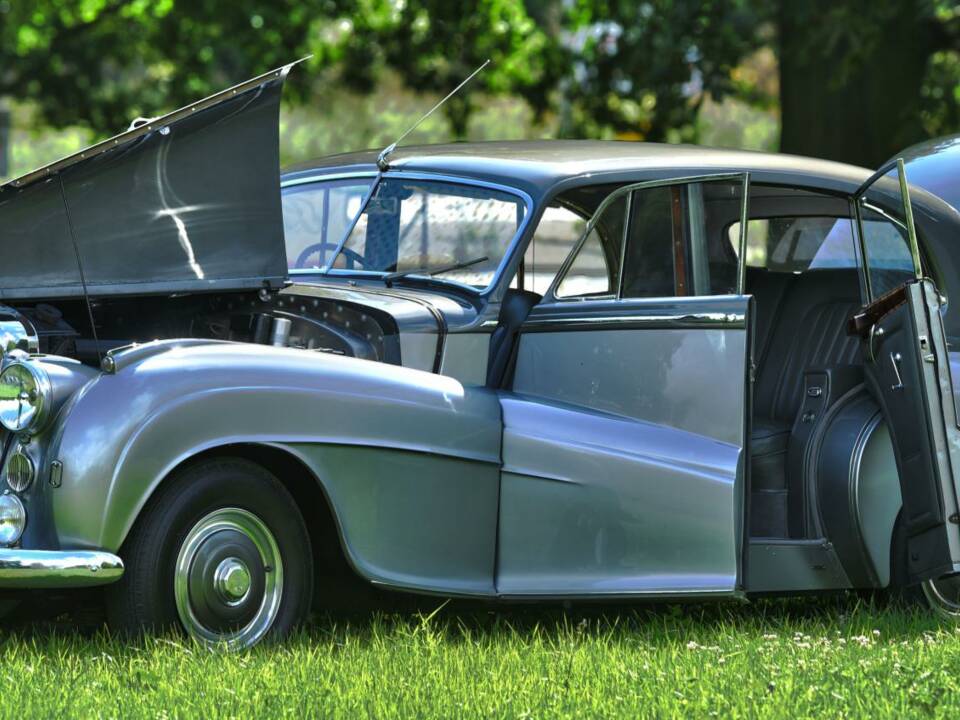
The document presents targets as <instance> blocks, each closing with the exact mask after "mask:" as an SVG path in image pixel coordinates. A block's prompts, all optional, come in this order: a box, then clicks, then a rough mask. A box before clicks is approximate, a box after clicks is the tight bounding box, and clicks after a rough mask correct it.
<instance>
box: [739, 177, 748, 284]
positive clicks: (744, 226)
mask: <svg viewBox="0 0 960 720" xmlns="http://www.w3.org/2000/svg"><path fill="white" fill-rule="evenodd" d="M740 192H741V193H742V196H741V199H740V202H741V206H740V257H738V258H737V260H738V266H737V294H738V295H743V292H744V288H745V287H746V286H747V230H748V226H749V225H750V173H748V172H745V173H743V189H742V190H741V191H740Z"/></svg>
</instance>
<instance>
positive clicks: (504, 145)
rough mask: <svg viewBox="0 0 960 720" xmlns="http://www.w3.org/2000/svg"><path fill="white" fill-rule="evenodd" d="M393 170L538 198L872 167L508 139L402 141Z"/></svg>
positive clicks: (848, 186)
mask: <svg viewBox="0 0 960 720" xmlns="http://www.w3.org/2000/svg"><path fill="white" fill-rule="evenodd" d="M378 152H379V151H377V150H363V151H360V152H351V153H344V154H340V155H331V156H328V157H324V158H319V159H317V160H312V161H309V162H304V163H299V164H297V165H293V166H291V167H289V168H286V170H285V172H284V180H294V179H303V178H308V177H311V176H314V175H318V174H328V173H334V172H353V171H358V172H360V171H366V172H376V169H377V167H376V158H377V154H378ZM389 163H390V168H391V169H396V170H404V171H409V172H429V173H436V174H449V175H454V176H458V177H469V178H473V179H476V180H481V181H486V182H492V183H495V184H498V185H506V186H511V187H518V188H520V189H522V190H525V191H526V192H528V193H530V194H531V195H534V196H538V195H541V194H544V193H547V192H549V191H550V190H551V189H553V188H555V187H557V186H562V185H565V184H566V183H567V182H569V181H572V180H574V179H582V178H584V177H591V178H597V179H598V181H609V182H618V181H623V180H629V179H632V178H636V179H637V180H642V179H647V178H649V179H656V178H662V177H671V176H674V177H679V176H680V175H690V174H693V175H696V174H704V173H722V172H750V173H751V174H752V175H753V176H754V178H753V179H754V180H755V181H757V182H770V183H777V184H790V185H797V186H802V187H810V188H819V189H823V190H828V191H834V192H841V193H845V194H850V193H853V192H854V191H855V190H856V189H857V188H858V187H859V186H860V185H861V184H862V183H863V182H864V181H865V180H866V179H867V178H869V177H870V175H871V174H872V173H871V171H870V170H867V169H865V168H861V167H856V166H854V165H846V164H843V163H837V162H831V161H828V160H818V159H815V158H805V157H798V156H795V155H783V154H778V153H763V152H753V151H748V150H729V149H723V148H708V147H701V146H696V145H667V144H659V143H642V142H626V141H615V140H512V141H493V142H473V143H449V144H444V145H420V146H410V147H401V148H398V149H397V150H396V151H394V153H393V154H391V155H390V158H389Z"/></svg>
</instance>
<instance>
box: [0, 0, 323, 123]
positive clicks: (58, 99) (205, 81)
mask: <svg viewBox="0 0 960 720" xmlns="http://www.w3.org/2000/svg"><path fill="white" fill-rule="evenodd" d="M329 5H330V3H327V2H322V1H320V0H312V1H308V2H299V1H296V2H295V1H294V0H280V1H279V2H273V3H270V4H266V3H262V2H254V1H253V0H232V2H231V3H230V4H229V5H225V4H224V3H222V2H218V1H217V0H191V1H190V2H175V1H174V0H32V1H31V2H13V3H11V2H0V68H2V69H0V96H7V97H13V98H16V99H20V100H28V101H31V102H32V103H35V104H36V106H37V109H38V111H39V114H40V118H41V119H42V120H44V121H45V122H47V123H49V124H50V125H52V126H54V127H62V126H66V125H72V124H82V125H87V126H89V127H92V128H93V129H94V130H95V131H97V132H98V133H100V134H112V133H114V132H117V131H118V130H122V129H123V128H125V127H126V125H127V124H128V123H129V122H130V120H131V119H133V118H134V117H136V116H139V115H155V114H157V113H158V112H161V111H162V110H171V109H173V108H175V107H178V106H182V105H185V104H187V103H189V102H190V101H192V100H196V99H198V98H200V97H202V96H204V95H207V94H209V93H211V92H213V91H215V90H218V89H220V88H222V87H224V86H226V85H229V84H231V83H233V82H236V81H239V80H242V79H244V78H246V77H249V76H252V75H253V74H255V73H257V72H261V71H266V70H268V69H270V68H272V67H276V66H278V65H282V64H284V63H286V62H288V61H289V60H291V59H293V57H294V56H296V53H298V52H302V48H303V46H304V45H305V41H306V37H307V31H308V27H309V24H310V22H311V21H312V20H313V18H314V17H315V16H316V14H317V13H319V12H322V11H324V10H326V11H329V9H330V8H329V7H328V6H329ZM294 88H295V90H296V88H297V83H296V82H295V83H294Z"/></svg>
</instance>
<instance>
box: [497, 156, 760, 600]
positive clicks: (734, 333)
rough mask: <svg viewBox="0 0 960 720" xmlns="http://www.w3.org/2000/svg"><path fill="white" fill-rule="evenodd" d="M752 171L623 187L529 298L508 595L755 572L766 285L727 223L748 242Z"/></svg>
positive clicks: (509, 479)
mask: <svg viewBox="0 0 960 720" xmlns="http://www.w3.org/2000/svg"><path fill="white" fill-rule="evenodd" d="M747 188H748V179H747V177H746V176H745V175H742V174H738V175H715V176H706V177H699V178H682V179H672V180H669V181H657V182H650V183H641V184H637V185H631V186H627V187H623V188H620V189H619V190H617V191H615V192H614V193H612V194H611V195H610V196H608V197H607V198H606V200H605V201H604V202H603V203H602V205H601V206H600V208H599V209H598V210H597V212H596V213H595V214H594V216H593V218H592V219H591V220H590V222H589V223H588V225H587V228H586V231H585V233H584V235H583V237H582V238H581V240H580V241H579V242H578V244H577V246H576V247H575V248H574V250H573V252H572V253H571V254H570V256H569V257H568V259H567V261H566V262H565V263H564V266H563V267H562V269H561V271H560V273H559V274H558V277H557V279H555V280H554V282H553V285H552V286H551V288H550V290H549V291H548V292H547V294H546V296H545V298H544V300H543V301H542V302H541V303H540V304H538V305H537V306H536V307H535V308H534V309H533V310H532V311H531V313H530V315H529V317H528V318H527V320H526V321H525V323H524V325H523V326H522V328H521V331H520V335H519V341H518V345H517V350H516V356H515V364H514V367H513V371H512V385H511V391H510V392H505V393H503V394H502V396H501V406H502V408H503V420H504V436H503V471H502V475H501V493H500V524H499V529H498V533H499V538H498V565H497V591H498V593H500V594H501V595H506V596H512V595H516V596H553V597H557V596H592V595H614V596H632V595H638V594H650V595H665V596H674V595H681V594H727V593H734V592H736V591H737V590H738V588H739V587H740V585H741V582H740V580H741V569H740V558H741V548H742V542H743V520H744V507H743V506H744V497H745V494H744V492H745V488H744V483H745V481H746V478H745V472H746V466H747V465H748V463H745V461H744V445H745V438H746V437H747V427H746V425H747V417H748V413H747V409H748V407H749V391H750V383H749V380H748V368H749V367H750V352H751V341H750V331H749V327H750V325H749V305H750V299H749V298H748V297H747V296H744V295H743V294H742V288H743V275H742V267H741V266H740V264H739V262H738V260H737V255H736V254H735V253H734V252H733V250H732V248H731V247H730V245H729V242H728V243H727V244H725V245H724V244H723V238H724V237H726V229H727V228H728V227H729V226H730V224H732V223H734V222H736V221H740V222H741V227H742V228H744V230H743V235H742V237H741V243H743V242H745V234H746V227H747V224H746V222H745V219H746V210H747ZM742 247H743V245H742V244H741V253H740V257H743V256H744V253H743V252H742Z"/></svg>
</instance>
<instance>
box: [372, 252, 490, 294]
mask: <svg viewBox="0 0 960 720" xmlns="http://www.w3.org/2000/svg"><path fill="white" fill-rule="evenodd" d="M489 259H490V258H488V257H487V256H486V255H484V256H483V257H478V258H474V259H473V260H465V261H464V262H458V263H454V264H453V265H442V266H440V267H438V268H431V267H430V266H429V265H428V266H426V267H418V268H410V269H409V270H400V271H398V272H392V273H387V274H386V275H384V276H383V284H384V285H386V286H387V287H390V286H392V285H393V282H394V280H399V279H400V278H405V277H407V276H408V275H430V276H431V277H432V276H434V275H440V274H441V273H446V272H453V271H454V270H463V268H468V267H471V266H473V265H477V264H479V263H482V262H484V261H485V260H489Z"/></svg>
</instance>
